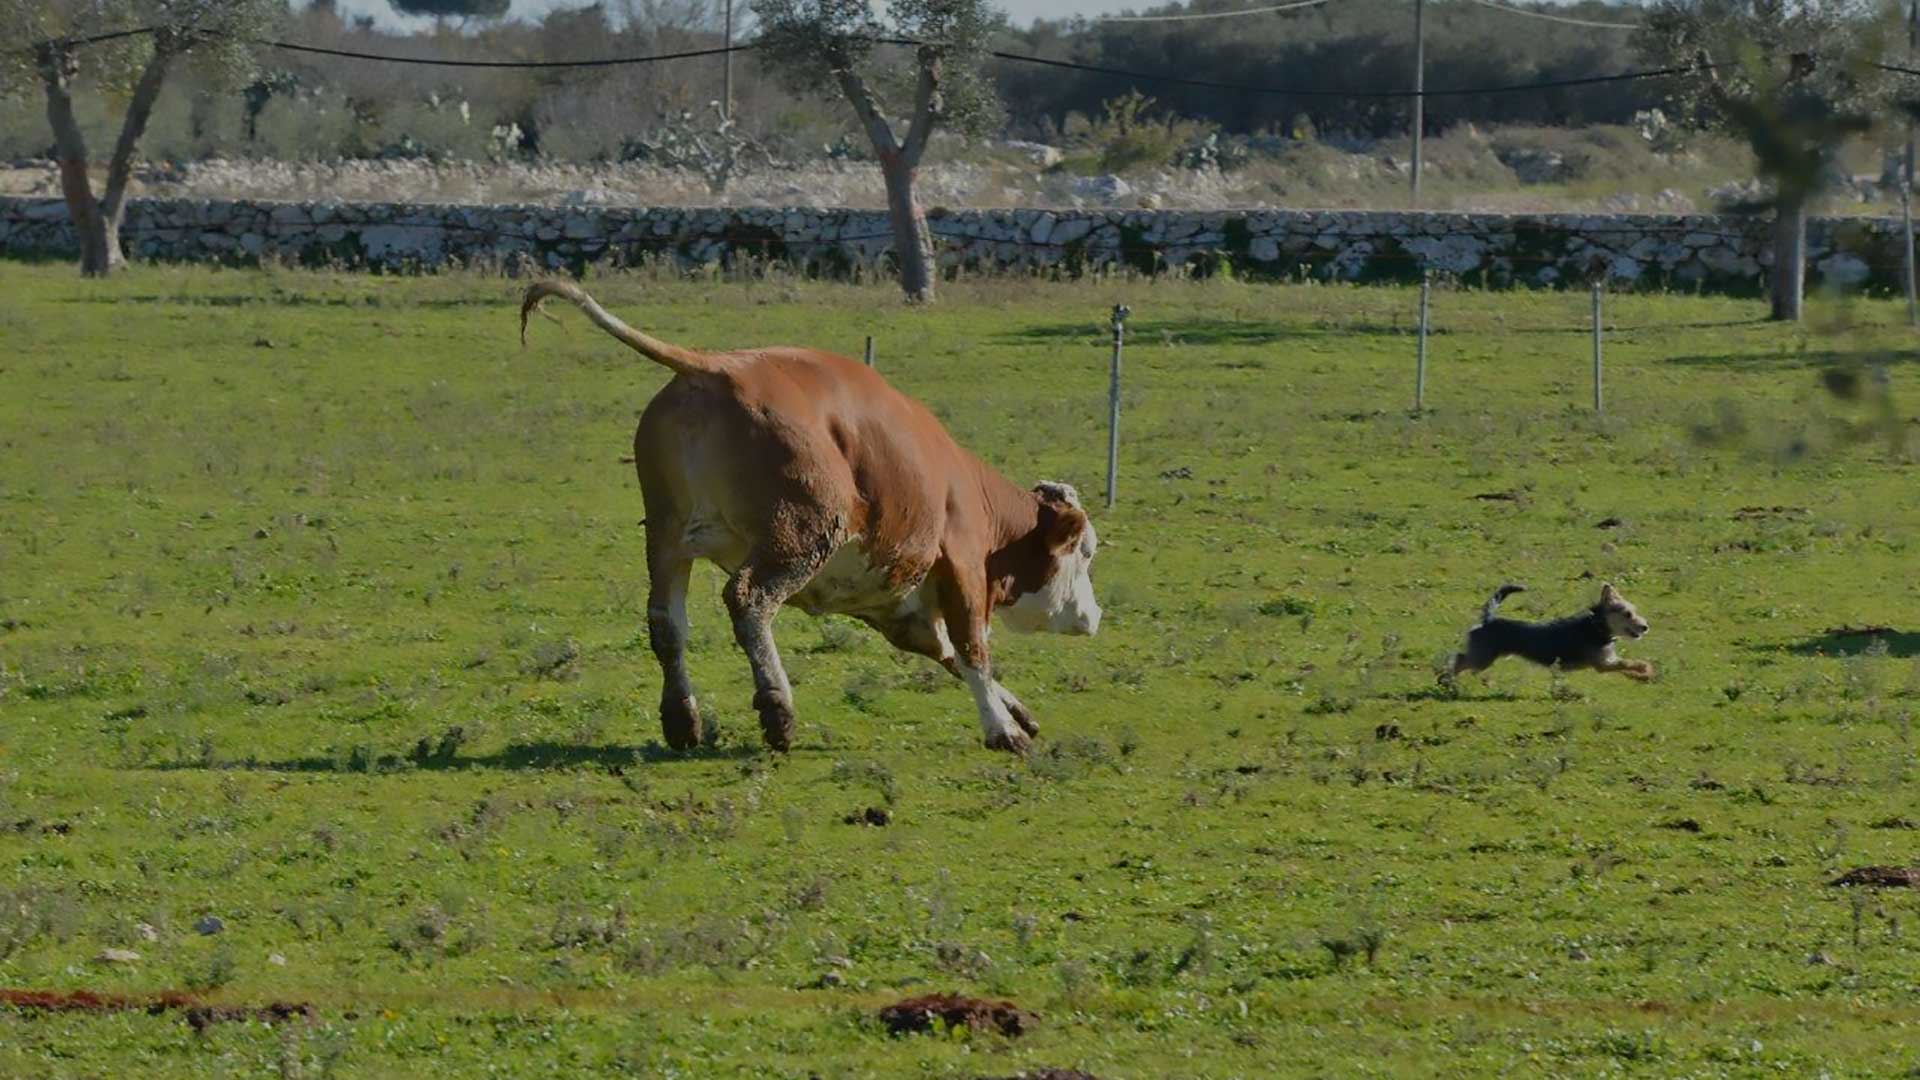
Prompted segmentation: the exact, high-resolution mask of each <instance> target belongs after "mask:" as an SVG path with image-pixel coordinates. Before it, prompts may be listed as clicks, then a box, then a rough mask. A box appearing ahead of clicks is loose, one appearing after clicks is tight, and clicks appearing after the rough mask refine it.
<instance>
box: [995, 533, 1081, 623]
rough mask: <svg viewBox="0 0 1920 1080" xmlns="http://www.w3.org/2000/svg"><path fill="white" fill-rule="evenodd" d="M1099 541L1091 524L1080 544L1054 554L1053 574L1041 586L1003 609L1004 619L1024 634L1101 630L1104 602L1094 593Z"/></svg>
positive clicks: (1001, 614) (1001, 610) (1001, 613)
mask: <svg viewBox="0 0 1920 1080" xmlns="http://www.w3.org/2000/svg"><path fill="white" fill-rule="evenodd" d="M1098 547H1099V541H1098V540H1097V539H1096V538H1095V536H1094V534H1093V523H1092V522H1091V521H1089V522H1088V523H1087V527H1086V531H1084V532H1082V533H1081V534H1080V543H1078V544H1077V545H1075V546H1074V547H1073V548H1072V549H1070V550H1068V551H1066V552H1064V553H1063V554H1060V555H1056V556H1054V560H1053V570H1052V573H1051V574H1050V575H1049V576H1048V577H1047V580H1046V582H1045V583H1044V584H1042V585H1041V586H1040V587H1039V588H1038V589H1035V590H1034V591H1032V592H1030V593H1024V594H1022V595H1021V596H1020V597H1018V598H1017V599H1015V600H1014V602H1013V603H1011V604H1008V605H1007V606H1006V607H1003V608H1001V609H1000V618H1001V619H1002V620H1003V621H1004V622H1005V623H1006V624H1007V627H1008V628H1009V629H1011V630H1017V631H1019V632H1021V633H1029V634H1030V633H1038V632H1041V631H1046V632H1048V633H1054V634H1094V633H1098V632H1099V630H1100V614H1101V612H1100V601H1098V600H1096V599H1094V596H1093V554H1094V551H1095V550H1096V549H1098Z"/></svg>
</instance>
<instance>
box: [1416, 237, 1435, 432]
mask: <svg viewBox="0 0 1920 1080" xmlns="http://www.w3.org/2000/svg"><path fill="white" fill-rule="evenodd" d="M1432 290H1433V271H1432V270H1422V271H1421V272H1420V344H1419V345H1418V346H1417V348H1416V350H1415V352H1414V360H1413V411H1414V412H1417V413H1419V412H1426V411H1427V294H1428V293H1429V292H1431V291H1432Z"/></svg>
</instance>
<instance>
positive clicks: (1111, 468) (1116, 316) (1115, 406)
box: [1107, 304, 1133, 510]
mask: <svg viewBox="0 0 1920 1080" xmlns="http://www.w3.org/2000/svg"><path fill="white" fill-rule="evenodd" d="M1131 314H1133V311H1132V309H1130V308H1128V307H1127V305H1125V304H1115V305H1113V366H1112V368H1110V369H1109V371H1108V375H1107V509H1109V510H1111V509H1113V503H1114V500H1115V499H1116V498H1118V497H1119V486H1118V485H1119V481H1120V350H1121V347H1122V345H1124V344H1125V342H1126V336H1127V316H1128V315H1131Z"/></svg>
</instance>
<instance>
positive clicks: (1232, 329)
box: [1000, 319, 1446, 345]
mask: <svg viewBox="0 0 1920 1080" xmlns="http://www.w3.org/2000/svg"><path fill="white" fill-rule="evenodd" d="M1413 330H1414V328H1413V324H1412V321H1411V320H1409V321H1408V322H1406V323H1404V324H1399V325H1394V324H1389V323H1357V324H1354V323H1343V324H1340V325H1330V326H1279V325H1275V324H1273V323H1267V322H1252V321H1243V320H1240V319H1170V320H1153V319H1141V320H1139V321H1137V322H1129V323H1128V324H1127V340H1128V341H1129V342H1137V343H1139V344H1141V345H1157V344H1159V343H1161V342H1163V341H1166V340H1168V339H1171V340H1172V341H1175V342H1178V343H1179V344H1181V345H1266V344H1271V343H1273V342H1277V341H1298V340H1300V339H1303V338H1319V337H1333V336H1340V337H1353V336H1356V335H1367V336H1377V337H1408V336H1411V335H1412V334H1413ZM1445 332H1446V331H1444V330H1442V329H1440V328H1438V327H1434V328H1432V329H1430V330H1429V331H1428V334H1429V335H1439V334H1444V333H1445ZM1112 333H1113V331H1112V330H1111V328H1110V327H1109V326H1108V325H1107V324H1106V323H1104V322H1097V321H1091V320H1089V321H1087V322H1073V323H1053V324H1050V325H1047V326H1029V327H1027V328H1026V329H1024V330H1016V331H1014V332H1012V333H1008V334H1003V335H1001V337H1000V340H1002V341H1004V342H1007V343H1010V344H1018V343H1022V342H1025V343H1028V344H1032V343H1035V342H1072V341H1084V340H1089V339H1098V340H1100V341H1103V342H1104V341H1109V340H1111V339H1112Z"/></svg>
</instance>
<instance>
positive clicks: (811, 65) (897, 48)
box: [753, 0, 1005, 303]
mask: <svg viewBox="0 0 1920 1080" xmlns="http://www.w3.org/2000/svg"><path fill="white" fill-rule="evenodd" d="M753 14H754V17H755V19H756V21H757V22H758V24H759V27H760V35H759V38H758V53H759V56H760V58H761V60H762V61H763V62H764V63H766V64H767V65H768V66H769V67H770V68H772V69H773V70H774V71H775V72H776V73H777V74H778V75H779V76H780V77H781V78H782V80H783V81H785V82H786V83H787V85H788V86H790V87H792V88H793V89H795V90H799V91H802V92H815V91H821V92H827V93H838V94H839V95H841V96H842V97H845V98H846V99H847V103H848V104H849V105H851V106H852V107H853V113H854V117H855V118H856V119H857V120H858V121H859V122H860V127H861V130H863V131H864V132H866V135H867V139H868V141H870V142H871V143H872V144H873V153H874V157H875V158H876V159H877V160H878V161H879V163H880V175H881V176H882V177H883V178H884V179H885V181H886V186H887V212H888V215H889V216H890V217H891V218H892V221H893V237H894V253H895V257H896V258H897V259H898V260H899V264H900V287H901V288H902V289H903V290H905V291H906V294H907V299H908V301H910V302H915V303H918V302H922V301H926V300H931V299H933V283H934V259H933V235H932V233H931V232H930V231H929V230H928V228H927V220H926V216H925V215H924V214H923V213H922V212H921V210H920V206H919V203H918V202H916V201H915V198H914V191H913V181H914V171H915V170H916V169H918V168H919V165H920V161H921V159H922V158H923V157H924V156H925V155H926V152H927V142H928V140H929V139H931V138H932V137H933V133H934V131H935V130H936V129H940V128H946V129H950V130H954V131H959V132H962V133H969V134H977V133H980V132H982V131H985V130H987V129H989V128H991V127H992V126H994V125H995V124H996V123H997V122H998V121H999V118H1000V103H999V99H998V97H997V96H996V95H995V94H994V90H993V83H992V80H991V78H990V77H989V75H988V73H987V71H986V62H987V60H988V55H987V47H988V43H989V40H990V38H991V37H992V35H993V34H994V32H995V31H996V30H998V29H999V28H1000V27H1001V26H1002V25H1004V23H1005V16H1004V15H1002V14H1001V13H1000V12H999V11H998V10H997V9H995V8H993V7H991V6H989V5H988V4H987V3H986V2H985V0H887V2H886V8H885V14H884V16H881V15H879V14H876V12H875V10H874V7H873V6H872V5H870V4H869V3H868V2H867V0H753ZM883 39H891V40H896V41H897V40H901V39H905V40H906V41H907V42H909V43H910V44H906V45H904V46H901V45H888V44H883V43H882V41H883ZM902 50H904V53H903V52H902ZM909 99H910V100H911V105H910V106H909V107H908V109H907V110H906V111H905V112H904V114H903V112H902V111H898V110H897V109H896V108H890V107H889V105H888V102H889V101H892V102H895V103H896V104H904V103H906V102H907V101H908V100H909ZM903 115H904V118H903V119H898V120H896V119H895V118H896V117H902V116H903ZM903 127H904V131H903V130H901V129H902V128H903Z"/></svg>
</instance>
